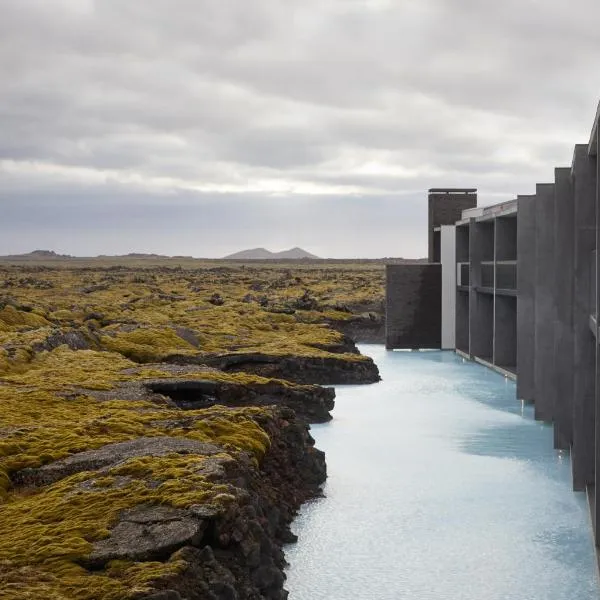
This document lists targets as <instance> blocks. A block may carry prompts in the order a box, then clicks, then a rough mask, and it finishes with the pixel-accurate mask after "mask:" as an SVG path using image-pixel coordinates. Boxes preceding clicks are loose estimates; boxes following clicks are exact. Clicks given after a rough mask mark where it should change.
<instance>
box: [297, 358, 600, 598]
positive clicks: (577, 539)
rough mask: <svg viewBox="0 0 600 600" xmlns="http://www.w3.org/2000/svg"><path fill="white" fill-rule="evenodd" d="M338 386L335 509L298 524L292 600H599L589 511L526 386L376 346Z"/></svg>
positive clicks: (324, 505)
mask: <svg viewBox="0 0 600 600" xmlns="http://www.w3.org/2000/svg"><path fill="white" fill-rule="evenodd" d="M361 350H362V352H363V353H365V354H368V355H370V356H372V357H373V358H374V360H375V361H376V363H377V365H378V366H379V369H380V372H381V375H382V377H383V382H381V383H378V384H375V385H370V386H341V387H339V388H337V400H336V408H335V411H334V413H333V414H334V420H333V421H332V422H330V423H327V424H325V425H316V426H313V435H314V437H315V439H316V441H317V446H318V447H319V448H321V449H322V450H325V452H326V453H327V464H328V472H329V479H328V481H327V484H326V486H325V490H324V491H325V495H326V497H325V498H321V499H318V500H315V501H313V502H311V503H309V504H307V505H305V506H304V508H303V509H302V511H301V514H300V515H299V516H298V518H297V519H296V521H295V522H294V531H295V533H297V534H298V535H299V541H298V543H297V544H294V545H290V546H288V547H287V548H286V558H287V560H288V561H289V563H290V567H289V569H288V571H287V575H288V581H287V585H286V588H287V589H288V590H289V591H290V599H291V600H320V599H323V600H325V599H327V600H358V599H361V600H363V599H364V600H396V599H406V600H584V599H585V600H590V599H593V600H596V599H598V598H600V591H599V589H600V588H599V584H598V580H597V575H596V564H595V560H596V559H595V555H594V548H593V542H592V535H591V528H590V525H589V513H588V508H587V501H586V499H585V496H584V495H583V494H576V493H573V492H572V490H571V470H570V463H569V457H568V455H566V454H564V453H559V452H557V451H555V450H553V447H552V446H553V444H552V428H551V427H548V426H544V425H542V424H540V423H537V422H536V421H534V420H533V411H532V409H531V408H529V407H524V406H522V404H521V403H520V402H518V401H517V400H516V399H515V384H514V383H513V382H511V381H508V380H506V379H505V378H504V377H502V376H501V375H498V374H497V373H494V372H492V371H490V370H489V369H486V368H485V367H482V366H480V365H477V364H474V363H470V362H465V361H463V360H462V359H461V358H459V357H457V356H456V355H455V354H453V353H451V352H386V351H385V350H384V349H383V347H381V346H364V347H362V348H361Z"/></svg>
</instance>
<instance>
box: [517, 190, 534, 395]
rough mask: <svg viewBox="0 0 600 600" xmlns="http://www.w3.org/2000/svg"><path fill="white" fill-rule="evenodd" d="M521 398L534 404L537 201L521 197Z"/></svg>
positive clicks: (518, 349)
mask: <svg viewBox="0 0 600 600" xmlns="http://www.w3.org/2000/svg"><path fill="white" fill-rule="evenodd" d="M517 206H518V210H517V293H518V300H517V397H518V398H519V399H520V400H525V402H533V400H534V391H535V390H534V381H535V377H534V373H535V352H534V349H535V280H536V243H535V232H536V198H535V196H518V197H517Z"/></svg>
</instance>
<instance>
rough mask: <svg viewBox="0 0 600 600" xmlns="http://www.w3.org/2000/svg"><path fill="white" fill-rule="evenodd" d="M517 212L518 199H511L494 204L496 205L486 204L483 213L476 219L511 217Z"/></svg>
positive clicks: (479, 220)
mask: <svg viewBox="0 0 600 600" xmlns="http://www.w3.org/2000/svg"><path fill="white" fill-rule="evenodd" d="M516 214H517V201H516V200H509V201H508V202H502V203H500V204H494V206H486V207H485V208H484V209H483V214H482V215H481V216H479V217H476V219H475V220H476V221H477V222H478V223H479V222H481V221H490V220H491V219H496V218H498V217H511V216H515V215H516Z"/></svg>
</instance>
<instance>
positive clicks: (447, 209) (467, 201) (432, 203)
mask: <svg viewBox="0 0 600 600" xmlns="http://www.w3.org/2000/svg"><path fill="white" fill-rule="evenodd" d="M475 206H477V194H476V193H459V192H456V193H444V192H429V262H439V260H440V257H439V246H438V247H437V248H436V247H435V245H436V244H435V236H434V231H433V229H434V227H439V226H440V225H454V223H456V221H460V219H461V217H462V211H463V210H466V209H468V208H474V207H475Z"/></svg>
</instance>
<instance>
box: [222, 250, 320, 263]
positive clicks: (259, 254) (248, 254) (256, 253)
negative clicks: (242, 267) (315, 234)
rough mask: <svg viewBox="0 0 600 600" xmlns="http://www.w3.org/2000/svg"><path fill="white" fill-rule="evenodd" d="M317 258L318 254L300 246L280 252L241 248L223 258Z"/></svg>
mask: <svg viewBox="0 0 600 600" xmlns="http://www.w3.org/2000/svg"><path fill="white" fill-rule="evenodd" d="M302 258H310V259H318V258H319V257H318V256H315V255H314V254H311V253H310V252H307V251H306V250H303V249H302V248H291V249H290V250H283V251H282V252H270V251H269V250H267V249H266V248H252V249H251V250H242V251H241V252H235V253H234V254H230V255H229V256H226V257H225V260H277V259H280V260H281V259H284V260H290V259H302Z"/></svg>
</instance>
